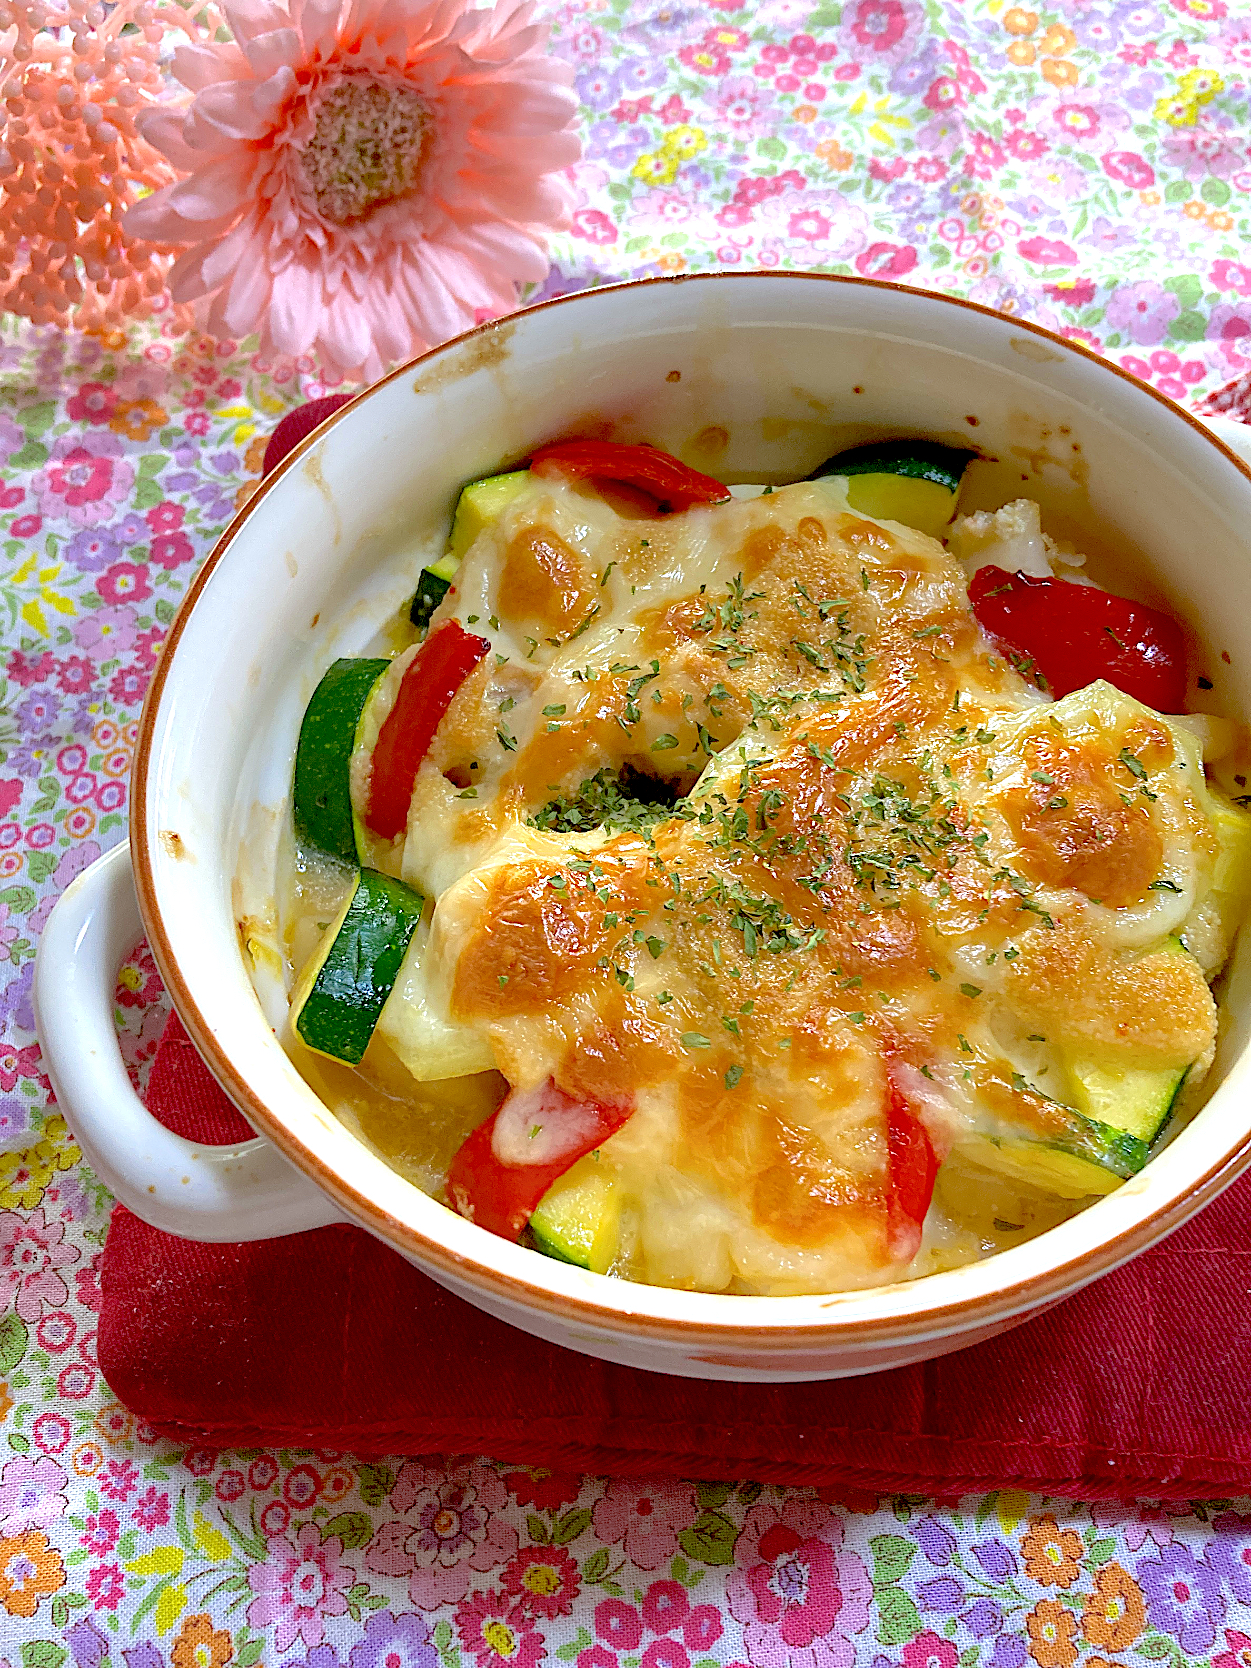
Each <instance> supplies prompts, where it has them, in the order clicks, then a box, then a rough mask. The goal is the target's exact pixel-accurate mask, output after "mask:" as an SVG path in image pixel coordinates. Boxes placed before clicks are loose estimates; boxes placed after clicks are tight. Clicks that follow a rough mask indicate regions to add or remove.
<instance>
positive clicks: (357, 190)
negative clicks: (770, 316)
mask: <svg viewBox="0 0 1251 1668" xmlns="http://www.w3.org/2000/svg"><path fill="white" fill-rule="evenodd" d="M532 12H533V6H532V5H531V4H529V3H518V0H499V4H498V5H497V6H496V7H495V8H494V9H493V10H482V11H468V10H466V9H465V8H464V6H463V4H461V3H460V0H425V3H412V0H288V3H287V4H285V5H284V4H279V3H278V0H238V3H237V4H234V5H231V6H229V7H228V8H227V13H228V16H229V19H230V23H231V27H232V29H233V31H234V35H235V39H234V41H232V42H229V43H225V44H214V45H199V46H187V47H182V48H180V49H179V50H178V51H177V52H175V54H174V58H173V71H174V74H175V75H176V76H177V77H178V78H179V79H180V80H181V81H182V82H183V83H184V85H185V86H187V87H188V88H190V90H191V92H192V93H193V95H194V96H193V98H192V101H191V105H190V108H189V109H188V110H187V111H186V113H185V114H181V113H174V112H172V111H164V112H161V111H157V112H151V113H149V115H148V117H147V119H146V122H145V125H144V133H145V135H146V136H147V138H149V139H150V140H151V142H152V143H153V144H154V145H156V146H157V147H158V148H159V149H160V150H162V151H163V152H164V154H165V155H166V156H167V157H168V158H169V160H170V161H171V163H172V164H173V165H174V166H175V168H177V169H178V170H179V171H180V172H181V173H182V174H183V175H184V176H185V177H184V178H182V179H181V180H180V181H179V182H178V183H177V184H175V185H172V186H168V187H166V188H165V189H163V190H161V191H157V192H155V193H153V195H152V196H151V197H148V198H146V199H145V200H144V201H143V202H141V203H139V204H137V205H136V206H135V207H134V208H132V209H131V210H130V212H129V214H128V216H127V221H126V225H127V230H128V231H129V232H130V233H131V234H132V235H135V236H139V237H145V238H148V239H151V240H153V241H156V242H159V243H162V244H165V245H168V246H178V247H181V248H182V249H183V250H184V253H183V254H182V255H181V256H180V258H179V259H178V261H177V262H176V263H175V265H174V267H173V269H172V271H171V273H170V290H171V293H172V294H173V295H174V297H175V298H176V299H177V300H178V301H182V302H190V301H200V302H202V303H204V304H205V307H206V322H207V326H208V328H209V329H210V330H212V331H214V332H215V333H216V334H218V335H220V336H230V337H235V338H239V337H243V336H246V335H248V334H249V333H250V332H252V331H254V330H257V331H259V332H260V333H261V344H262V350H263V351H264V352H268V353H274V352H277V353H286V354H291V355H299V354H304V353H309V352H316V353H317V355H318V356H319V358H320V360H321V362H322V365H323V367H324V368H325V369H326V371H327V372H328V373H331V374H337V375H338V376H340V377H350V378H373V377H376V376H377V375H379V374H380V372H381V371H382V370H383V369H384V368H385V367H386V366H387V365H388V364H392V363H395V362H398V361H400V360H403V359H406V358H408V357H410V356H412V355H413V354H416V353H420V352H422V351H423V350H424V349H425V348H427V347H429V346H430V345H431V344H433V343H437V342H441V341H444V340H445V339H446V338H447V337H449V336H454V335H456V334H457V333H458V332H459V331H461V330H463V329H465V328H466V327H467V326H468V325H471V324H473V323H474V321H475V320H476V319H480V318H484V317H493V316H495V315H497V314H499V313H501V312H506V311H508V310H509V309H511V308H512V307H513V306H514V305H515V301H516V284H517V283H519V282H525V281H531V282H537V281H539V280H541V279H542V278H543V277H544V276H545V275H546V273H547V258H546V253H545V247H544V232H545V231H547V230H549V229H553V228H556V227H558V226H562V225H564V224H566V223H567V221H568V215H569V208H570V198H569V192H568V187H567V185H566V182H565V181H563V180H562V179H560V178H558V177H556V176H557V171H558V170H560V169H563V168H565V167H567V166H568V165H569V164H571V163H572V162H574V161H576V160H577V157H578V155H579V149H580V146H579V141H578V139H577V137H576V135H575V134H574V133H573V131H572V130H571V123H572V121H573V118H574V114H575V111H576V109H577V103H576V99H575V97H574V95H573V93H572V92H571V91H570V90H569V82H570V80H571V72H570V70H569V68H568V66H567V65H565V64H563V63H562V62H561V61H560V60H558V59H555V58H552V57H550V56H547V55H546V54H545V52H544V47H545V44H546V41H547V28H546V26H545V25H540V24H535V23H533V22H532V21H531V16H532Z"/></svg>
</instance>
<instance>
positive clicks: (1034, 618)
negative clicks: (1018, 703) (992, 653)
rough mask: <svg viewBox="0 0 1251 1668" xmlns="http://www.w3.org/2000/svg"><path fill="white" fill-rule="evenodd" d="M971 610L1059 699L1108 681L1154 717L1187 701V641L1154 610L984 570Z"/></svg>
mask: <svg viewBox="0 0 1251 1668" xmlns="http://www.w3.org/2000/svg"><path fill="white" fill-rule="evenodd" d="M969 600H970V602H972V604H973V612H974V614H976V616H977V618H978V620H979V621H980V622H981V624H982V626H983V627H984V628H985V629H986V631H987V632H989V633H990V635H991V636H992V637H994V638H996V639H997V640H998V641H999V642H1000V643H1002V644H1003V646H1004V647H1005V648H1006V649H1010V650H1014V651H1015V652H1016V653H1017V654H1019V655H1025V656H1027V657H1028V658H1029V659H1031V660H1032V661H1033V662H1034V665H1035V666H1036V667H1037V669H1038V670H1039V671H1040V672H1041V673H1042V675H1043V677H1044V678H1046V680H1047V687H1048V689H1049V690H1050V692H1051V693H1052V694H1053V695H1054V696H1055V697H1056V699H1057V700H1058V699H1059V698H1060V696H1062V695H1068V694H1069V693H1070V692H1071V691H1072V690H1074V689H1082V688H1084V687H1085V686H1086V684H1088V683H1093V682H1094V681H1095V679H1096V678H1106V679H1107V681H1108V682H1109V683H1112V684H1115V685H1116V687H1117V688H1118V689H1120V690H1123V691H1124V693H1125V694H1126V695H1132V696H1134V698H1135V699H1136V700H1139V701H1142V702H1143V704H1144V705H1146V706H1149V707H1154V708H1155V710H1156V711H1157V712H1181V711H1182V710H1183V708H1184V706H1185V702H1186V643H1185V639H1184V638H1183V636H1182V631H1181V627H1180V626H1179V625H1178V623H1177V621H1176V620H1174V619H1172V618H1170V616H1169V615H1167V614H1161V613H1160V611H1159V609H1157V608H1148V607H1147V605H1146V603H1144V602H1131V601H1130V600H1129V599H1128V598H1127V597H1114V596H1109V595H1108V593H1107V592H1106V591H1098V590H1096V589H1095V588H1094V586H1092V585H1074V584H1072V583H1070V582H1069V581H1068V580H1065V579H1031V578H1030V577H1029V576H1028V575H1027V574H1023V573H1016V574H1010V573H1006V572H1005V571H1004V569H1003V568H995V567H988V568H979V569H978V571H977V572H976V573H975V574H974V575H973V579H972V582H971V583H970V585H969Z"/></svg>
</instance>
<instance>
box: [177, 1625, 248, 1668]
mask: <svg viewBox="0 0 1251 1668" xmlns="http://www.w3.org/2000/svg"><path fill="white" fill-rule="evenodd" d="M169 1654H170V1656H171V1658H172V1659H173V1663H174V1668H224V1665H225V1664H226V1663H227V1662H229V1661H230V1659H231V1657H232V1656H233V1655H234V1654H235V1647H234V1645H233V1643H232V1642H231V1638H230V1635H229V1634H228V1633H227V1632H226V1630H225V1629H224V1628H218V1629H217V1630H216V1631H214V1628H213V1618H212V1617H211V1616H204V1615H200V1616H188V1617H187V1619H186V1621H185V1622H184V1623H183V1624H182V1628H181V1629H180V1631H179V1634H178V1637H177V1639H175V1640H174V1643H173V1645H172V1646H171V1648H170V1653H169Z"/></svg>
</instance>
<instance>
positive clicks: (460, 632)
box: [365, 620, 491, 840]
mask: <svg viewBox="0 0 1251 1668" xmlns="http://www.w3.org/2000/svg"><path fill="white" fill-rule="evenodd" d="M490 647H491V645H490V644H489V643H488V642H487V640H486V638H485V637H474V636H473V635H472V634H471V633H470V632H468V631H466V630H465V628H464V627H463V626H462V625H461V624H460V623H459V621H457V620H445V621H444V622H443V624H442V625H441V626H439V627H438V629H437V630H436V631H432V632H431V633H430V635H429V637H427V638H426V640H425V642H424V643H423V644H422V645H421V647H420V648H419V649H418V651H417V653H416V654H415V655H414V656H413V658H412V660H411V661H410V662H409V663H408V666H407V667H406V668H405V671H404V676H403V678H402V679H401V680H400V688H399V693H398V694H397V695H396V697H395V705H394V706H393V707H392V708H391V710H390V712H389V713H388V714H387V716H386V718H385V719H384V720H383V725H382V728H381V730H380V731H379V732H378V741H377V744H376V745H375V747H374V758H373V775H372V777H371V779H370V784H369V808H368V810H367V811H366V813H365V826H366V827H367V828H369V829H371V830H372V831H373V833H375V834H378V835H381V837H382V838H383V839H384V840H393V839H394V838H395V836H396V835H397V834H402V833H403V832H404V830H405V829H406V828H407V827H408V807H409V804H410V802H411V800H412V797H413V783H414V782H415V781H416V780H417V772H418V770H419V769H420V767H421V761H422V760H423V759H424V758H425V756H426V754H427V753H428V752H429V750H430V743H431V742H432V741H433V740H434V733H435V731H436V730H437V729H438V727H439V725H440V724H441V723H442V722H443V715H444V713H445V712H446V711H447V709H448V707H450V706H451V704H452V697H453V696H454V695H455V694H456V691H457V690H458V689H459V688H460V686H461V684H462V683H464V681H465V679H466V678H467V677H468V676H469V674H470V672H472V671H473V669H474V667H475V666H476V665H477V664H478V662H479V661H480V660H481V659H482V657H483V655H485V654H486V653H487V651H488V649H489V648H490Z"/></svg>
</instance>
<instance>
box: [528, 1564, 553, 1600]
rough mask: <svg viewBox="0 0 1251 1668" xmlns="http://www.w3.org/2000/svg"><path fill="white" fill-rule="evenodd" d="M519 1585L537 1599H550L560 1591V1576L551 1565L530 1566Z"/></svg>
mask: <svg viewBox="0 0 1251 1668" xmlns="http://www.w3.org/2000/svg"><path fill="white" fill-rule="evenodd" d="M521 1585H522V1586H523V1587H525V1588H526V1589H527V1590H528V1591H529V1592H531V1593H534V1594H535V1596H536V1597H538V1598H550V1597H551V1596H552V1594H553V1593H555V1592H559V1590H560V1574H559V1572H558V1571H557V1570H555V1569H554V1568H553V1567H552V1565H551V1564H531V1566H530V1568H529V1569H528V1570H527V1571H526V1573H525V1574H524V1575H523V1576H522V1578H521Z"/></svg>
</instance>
